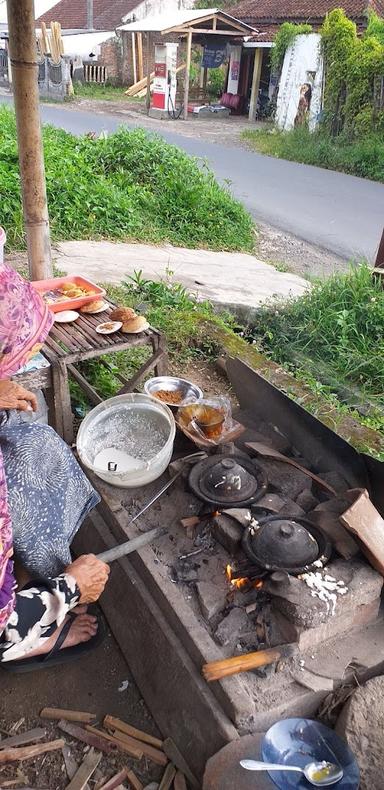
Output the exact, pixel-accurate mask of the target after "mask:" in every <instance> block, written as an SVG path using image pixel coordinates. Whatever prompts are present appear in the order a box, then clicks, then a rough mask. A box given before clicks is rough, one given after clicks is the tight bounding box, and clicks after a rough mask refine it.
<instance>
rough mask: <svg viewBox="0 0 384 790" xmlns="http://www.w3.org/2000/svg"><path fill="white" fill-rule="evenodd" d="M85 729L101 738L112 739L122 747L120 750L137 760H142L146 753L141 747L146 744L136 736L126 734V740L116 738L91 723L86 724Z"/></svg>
mask: <svg viewBox="0 0 384 790" xmlns="http://www.w3.org/2000/svg"><path fill="white" fill-rule="evenodd" d="M85 729H86V730H87V732H90V733H91V734H92V735H97V736H98V737H99V738H105V740H107V741H110V742H111V743H113V744H114V745H115V746H116V747H117V748H118V749H120V751H122V752H126V753H127V754H129V755H130V756H131V757H134V758H135V759H136V760H141V758H142V756H143V754H144V752H143V749H142V748H141V747H142V746H144V744H142V743H140V741H136V740H135V739H134V738H129V737H128V735H125V736H124V740H122V739H120V738H116V737H115V736H114V735H109V734H108V733H107V732H103V731H102V730H98V729H96V727H91V725H90V724H86V725H85Z"/></svg>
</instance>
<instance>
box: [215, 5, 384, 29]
mask: <svg viewBox="0 0 384 790" xmlns="http://www.w3.org/2000/svg"><path fill="white" fill-rule="evenodd" d="M340 7H341V8H343V9H344V11H345V13H346V14H347V16H349V17H350V18H351V19H355V20H360V19H362V18H363V17H364V16H365V13H366V10H367V8H372V9H373V10H374V11H376V12H377V13H378V14H380V15H381V16H384V0H243V2H239V3H237V4H236V5H235V4H234V5H233V6H231V8H230V9H229V13H231V14H233V16H235V17H237V18H238V19H241V20H242V22H246V23H247V24H249V25H253V26H255V27H259V26H260V22H262V21H263V20H265V22H266V23H268V22H279V23H280V24H281V23H282V22H284V21H297V22H305V21H307V20H308V21H309V22H311V21H313V22H316V21H319V20H321V19H323V17H324V16H325V15H326V14H327V13H328V12H329V11H332V10H333V9H334V8H340Z"/></svg>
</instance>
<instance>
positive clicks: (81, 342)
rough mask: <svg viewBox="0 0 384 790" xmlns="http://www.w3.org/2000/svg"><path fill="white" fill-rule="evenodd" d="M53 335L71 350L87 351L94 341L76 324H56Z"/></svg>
mask: <svg viewBox="0 0 384 790" xmlns="http://www.w3.org/2000/svg"><path fill="white" fill-rule="evenodd" d="M52 337H53V338H54V339H55V340H60V341H61V342H62V343H65V344H66V345H67V346H68V349H69V350H70V351H87V350H88V349H90V348H92V343H90V342H89V341H88V340H86V339H85V338H84V337H83V335H82V334H81V332H80V331H79V330H78V328H77V327H76V325H75V324H68V325H67V326H66V325H65V324H62V325H55V327H54V331H52Z"/></svg>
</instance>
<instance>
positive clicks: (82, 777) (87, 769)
mask: <svg viewBox="0 0 384 790" xmlns="http://www.w3.org/2000/svg"><path fill="white" fill-rule="evenodd" d="M100 760H101V753H100V752H95V751H94V750H93V749H91V750H90V751H89V752H88V754H87V755H86V756H85V757H84V760H83V762H82V763H81V765H80V768H79V769H78V771H76V773H75V775H74V777H73V779H71V781H70V783H69V785H67V790H84V788H85V786H86V784H87V783H88V779H90V777H91V776H92V774H93V773H94V771H95V770H96V768H97V766H98V765H99V762H100Z"/></svg>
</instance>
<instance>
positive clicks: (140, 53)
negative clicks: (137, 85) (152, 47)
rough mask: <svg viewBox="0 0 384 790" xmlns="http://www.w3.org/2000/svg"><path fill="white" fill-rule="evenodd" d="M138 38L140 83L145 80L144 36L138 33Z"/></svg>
mask: <svg viewBox="0 0 384 790" xmlns="http://www.w3.org/2000/svg"><path fill="white" fill-rule="evenodd" d="M136 36H137V72H138V75H137V76H138V81H139V82H140V81H141V80H142V79H143V78H144V66H143V34H142V33H136Z"/></svg>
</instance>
